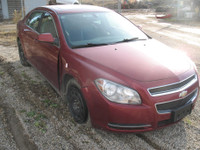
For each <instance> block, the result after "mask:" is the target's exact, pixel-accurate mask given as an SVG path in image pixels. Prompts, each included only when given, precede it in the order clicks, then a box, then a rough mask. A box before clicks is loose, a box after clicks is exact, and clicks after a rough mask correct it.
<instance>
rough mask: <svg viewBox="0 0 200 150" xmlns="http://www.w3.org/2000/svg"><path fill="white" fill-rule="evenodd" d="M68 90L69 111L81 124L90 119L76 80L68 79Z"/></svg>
mask: <svg viewBox="0 0 200 150" xmlns="http://www.w3.org/2000/svg"><path fill="white" fill-rule="evenodd" d="M66 92H67V93H66V97H67V103H68V107H69V111H70V113H71V115H72V117H73V119H74V121H75V122H77V123H80V124H82V123H86V122H87V120H88V109H87V106H86V103H85V100H84V98H83V96H82V94H81V91H80V86H79V84H78V83H77V82H76V80H74V79H70V80H69V81H68V83H67V86H66Z"/></svg>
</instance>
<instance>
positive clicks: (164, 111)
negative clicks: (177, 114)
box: [155, 88, 198, 114]
mask: <svg viewBox="0 0 200 150" xmlns="http://www.w3.org/2000/svg"><path fill="white" fill-rule="evenodd" d="M193 92H196V93H195V95H194V96H193V97H192V98H191V99H190V100H189V101H188V102H187V103H186V104H188V103H193V102H194V100H195V99H196V98H197V95H198V88H196V89H195V90H193V91H192V92H191V93H190V94H192V93H193ZM190 94H188V95H187V96H189V95H190ZM187 96H185V97H183V98H180V99H175V100H171V101H167V102H160V103H156V104H155V108H156V111H157V113H158V114H169V113H171V110H163V111H162V112H161V111H158V109H157V107H156V106H157V105H159V104H166V103H171V102H174V101H179V100H182V99H184V98H186V97H187Z"/></svg>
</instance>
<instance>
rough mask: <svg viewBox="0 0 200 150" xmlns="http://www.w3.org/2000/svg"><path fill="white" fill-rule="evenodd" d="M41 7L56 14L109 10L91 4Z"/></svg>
mask: <svg viewBox="0 0 200 150" xmlns="http://www.w3.org/2000/svg"><path fill="white" fill-rule="evenodd" d="M42 8H47V9H50V10H53V11H54V12H56V13H58V14H64V13H75V12H105V11H111V10H110V9H107V8H103V7H99V6H93V5H47V6H42Z"/></svg>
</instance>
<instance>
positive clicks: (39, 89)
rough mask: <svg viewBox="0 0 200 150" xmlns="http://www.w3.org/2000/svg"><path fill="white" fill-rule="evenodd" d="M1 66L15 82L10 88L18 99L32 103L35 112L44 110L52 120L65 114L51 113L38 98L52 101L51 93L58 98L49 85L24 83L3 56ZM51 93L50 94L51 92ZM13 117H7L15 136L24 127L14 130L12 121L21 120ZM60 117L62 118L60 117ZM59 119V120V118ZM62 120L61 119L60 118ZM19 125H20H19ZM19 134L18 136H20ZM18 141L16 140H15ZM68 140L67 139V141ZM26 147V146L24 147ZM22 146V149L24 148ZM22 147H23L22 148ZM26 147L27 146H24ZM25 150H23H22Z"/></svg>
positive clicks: (0, 58) (72, 146)
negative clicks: (17, 130)
mask: <svg viewBox="0 0 200 150" xmlns="http://www.w3.org/2000/svg"><path fill="white" fill-rule="evenodd" d="M0 60H1V61H0V65H1V67H2V68H3V70H4V71H5V72H6V73H7V74H8V76H9V77H10V78H11V79H12V81H13V83H12V85H9V86H12V87H13V88H14V90H15V91H17V93H18V95H17V96H18V97H19V98H22V99H21V100H23V101H27V100H28V102H29V103H31V106H32V107H33V108H34V110H36V111H37V112H40V111H43V110H44V112H45V114H46V115H47V116H48V117H49V118H50V116H52V115H56V116H59V115H58V114H59V113H62V114H63V112H62V111H63V110H62V109H59V110H56V111H54V110H52V111H49V110H48V109H47V108H46V107H45V106H44V103H42V102H41V101H40V100H39V99H38V98H39V97H40V96H41V95H42V96H43V95H47V96H46V97H43V98H44V99H45V98H47V99H50V98H51V96H48V95H49V93H54V94H53V97H57V96H55V95H56V93H55V92H54V91H53V89H52V88H50V87H48V86H47V87H46V85H47V84H48V83H45V85H41V84H34V85H33V83H31V82H29V81H30V80H29V81H28V80H26V81H23V80H22V78H21V76H20V75H19V74H17V73H16V72H15V69H16V68H15V67H14V66H12V63H10V62H5V61H4V60H5V58H3V57H2V56H0ZM49 91H50V92H49ZM5 109H6V112H9V111H8V106H7V107H5ZM10 109H11V112H13V111H14V109H12V108H10ZM50 112H53V114H52V113H50ZM13 116H14V117H11V116H10V115H9V116H7V117H8V118H9V119H8V120H9V121H8V123H9V125H10V129H11V131H12V134H13V136H15V133H16V131H15V130H16V129H18V128H22V127H20V126H15V127H16V128H13V126H12V125H14V124H13V123H12V121H17V120H18V121H19V119H17V117H16V114H15V115H14V113H13ZM59 117H60V116H59ZM59 117H58V118H59ZM60 119H61V118H60ZM18 124H19V123H18ZM20 131H22V130H20ZM19 133H21V132H19ZM19 133H18V134H19ZM21 134H22V136H23V135H24V134H23V133H21ZM28 139H29V138H27V137H26V138H25V140H26V141H24V143H29V141H28ZM15 140H16V139H15ZM66 140H67V139H66ZM16 142H18V141H16ZM19 145H23V143H22V144H21V143H19ZM70 145H71V146H70V147H71V149H75V150H76V149H79V148H78V147H76V145H75V144H74V143H70ZM23 146H24V145H23ZM23 146H22V147H23ZM20 147H21V146H20ZM24 147H25V146H24ZM22 149H23V148H22ZM25 149H28V148H26V147H25ZM36 149H38V148H36V147H34V148H33V150H36Z"/></svg>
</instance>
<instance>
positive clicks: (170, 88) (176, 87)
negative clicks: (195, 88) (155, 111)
mask: <svg viewBox="0 0 200 150" xmlns="http://www.w3.org/2000/svg"><path fill="white" fill-rule="evenodd" d="M195 82H197V75H192V76H190V77H189V78H187V79H185V80H182V81H180V82H176V83H172V84H168V85H164V86H159V87H153V88H149V89H148V92H149V94H150V95H151V96H162V95H167V94H172V93H176V92H180V91H183V90H185V89H186V88H188V87H190V86H191V85H193V84H194V83H195Z"/></svg>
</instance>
